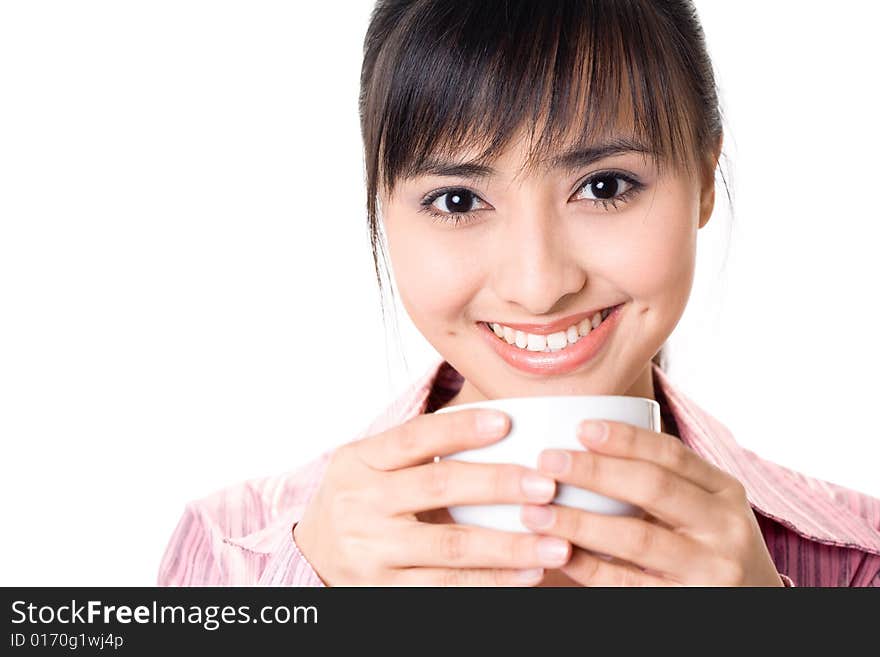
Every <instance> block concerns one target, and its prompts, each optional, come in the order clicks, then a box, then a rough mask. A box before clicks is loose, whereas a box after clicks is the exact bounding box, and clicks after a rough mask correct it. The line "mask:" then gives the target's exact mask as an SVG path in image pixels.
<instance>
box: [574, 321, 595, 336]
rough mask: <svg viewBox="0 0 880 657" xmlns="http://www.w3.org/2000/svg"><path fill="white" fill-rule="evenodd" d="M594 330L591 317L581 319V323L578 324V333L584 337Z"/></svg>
mask: <svg viewBox="0 0 880 657" xmlns="http://www.w3.org/2000/svg"><path fill="white" fill-rule="evenodd" d="M592 330H593V325H592V324H591V323H590V318H589V317H587V318H585V319H582V320H581V323H580V324H578V335H579V336H581V337H584V336H585V335H589V334H590V331H592Z"/></svg>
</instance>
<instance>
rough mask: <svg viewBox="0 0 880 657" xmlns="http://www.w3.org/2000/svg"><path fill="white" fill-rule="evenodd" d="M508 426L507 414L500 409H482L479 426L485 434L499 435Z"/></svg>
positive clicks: (478, 419)
mask: <svg viewBox="0 0 880 657" xmlns="http://www.w3.org/2000/svg"><path fill="white" fill-rule="evenodd" d="M506 426H507V415H505V414H504V413H501V412H499V411H481V412H480V414H479V416H478V417H477V428H478V430H479V431H480V433H482V434H483V435H486V436H497V435H498V434H499V433H500V432H501V431H503V430H504V428H505V427H506Z"/></svg>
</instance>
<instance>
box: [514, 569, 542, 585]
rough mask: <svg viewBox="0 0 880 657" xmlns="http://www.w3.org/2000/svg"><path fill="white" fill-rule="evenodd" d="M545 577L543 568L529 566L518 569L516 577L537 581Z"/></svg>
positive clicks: (522, 580) (524, 580)
mask: <svg viewBox="0 0 880 657" xmlns="http://www.w3.org/2000/svg"><path fill="white" fill-rule="evenodd" d="M542 577H544V569H543V568H529V569H527V570H518V571H516V578H517V579H518V580H519V581H521V582H537V581H538V580H540V579H541V578H542Z"/></svg>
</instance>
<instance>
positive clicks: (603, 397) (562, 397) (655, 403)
mask: <svg viewBox="0 0 880 657" xmlns="http://www.w3.org/2000/svg"><path fill="white" fill-rule="evenodd" d="M584 397H589V398H590V399H596V400H609V399H631V400H634V401H635V402H637V403H639V402H647V403H648V405H649V406H651V405H653V406H655V407H656V408H657V409H658V410H659V409H660V403H659V402H658V401H657V400H656V399H649V398H647V397H635V396H633V395H533V396H531V397H497V398H495V399H486V400H483V401H476V402H468V403H466V404H456V405H455V406H444V407H443V408H438V409H437V410H436V411H433V412H434V413H445V412H452V411H456V410H465V409H468V408H474V407H479V405H480V404H485V403H487V402H506V401H511V402H523V401H525V402H528V401H534V400H538V399H540V400H545V399H548V398H552V399H560V400H565V399H567V400H569V401H571V400H575V399H582V398H584Z"/></svg>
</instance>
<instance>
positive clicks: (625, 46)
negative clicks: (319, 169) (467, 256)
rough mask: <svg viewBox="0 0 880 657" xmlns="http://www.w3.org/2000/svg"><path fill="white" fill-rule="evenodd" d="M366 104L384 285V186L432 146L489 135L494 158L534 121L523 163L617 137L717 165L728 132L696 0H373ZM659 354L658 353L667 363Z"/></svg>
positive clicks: (686, 163)
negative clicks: (380, 196) (380, 213)
mask: <svg viewBox="0 0 880 657" xmlns="http://www.w3.org/2000/svg"><path fill="white" fill-rule="evenodd" d="M359 111H360V120H361V132H362V136H363V140H364V158H365V167H366V177H367V217H368V230H369V237H370V243H371V245H372V250H373V264H374V266H375V270H376V279H377V281H378V283H379V289H380V292H381V291H382V275H381V273H380V267H379V258H378V252H379V251H381V253H382V259H383V261H384V262H385V269H386V271H387V259H386V255H385V251H384V248H383V245H382V241H381V238H380V232H381V226H380V223H379V222H378V220H377V209H378V200H379V199H378V193H379V190H380V186H381V187H382V189H384V191H385V192H386V193H387V194H388V195H389V196H390V195H391V193H392V192H393V190H394V184H395V182H396V181H397V180H399V179H402V178H405V177H406V176H408V175H410V174H411V173H412V172H413V171H414V170H415V168H416V167H417V166H418V165H419V164H420V163H421V162H423V161H424V160H425V159H426V158H428V157H433V156H437V155H454V154H456V153H457V152H460V151H462V150H467V151H470V150H472V149H473V148H475V147H480V148H482V150H481V151H480V153H481V154H480V155H479V157H478V158H476V159H475V160H473V161H474V162H478V163H488V162H489V161H490V160H492V159H493V158H495V157H497V156H498V155H499V154H500V153H501V152H503V150H504V148H505V147H506V146H507V145H508V144H509V142H510V140H511V139H512V137H514V136H515V135H517V134H519V131H520V130H522V129H524V128H525V129H527V130H528V131H529V134H530V136H531V139H532V141H531V142H530V144H531V146H530V150H529V156H528V161H527V163H526V166H527V167H528V168H531V167H532V166H534V165H536V164H538V163H540V162H542V161H544V158H545V157H546V156H547V154H548V153H549V152H550V151H551V150H553V149H554V148H558V147H559V146H560V145H561V144H565V145H566V146H568V145H577V146H587V145H589V144H591V143H594V142H595V141H597V140H598V138H600V137H608V136H612V137H614V136H622V137H625V138H627V139H631V140H634V141H636V142H637V143H641V144H644V145H646V146H647V147H648V148H649V149H650V151H651V152H652V153H653V154H654V155H655V161H656V163H657V167H658V172H659V171H662V170H663V169H664V168H665V167H666V166H673V167H675V168H680V169H681V170H683V171H685V172H687V173H688V174H690V175H692V176H695V175H701V176H706V175H712V176H714V168H715V166H716V161H715V159H714V155H715V153H716V151H717V144H718V139H719V138H720V136H721V134H722V113H721V108H720V106H719V102H718V93H717V90H716V86H715V79H714V75H713V70H712V64H711V61H710V59H709V55H708V53H707V50H706V44H705V38H704V34H703V30H702V27H701V25H700V22H699V19H698V17H697V12H696V9H695V7H694V5H693V2H691V1H690V0H541V1H540V2H536V1H534V0H479V1H478V0H378V2H377V3H376V5H375V7H374V9H373V12H372V15H371V18H370V24H369V27H368V29H367V34H366V38H365V40H364V59H363V66H362V68H361V87H360V98H359ZM539 127H540V130H538V128H539ZM621 130H626V133H621ZM536 132H537V133H538V135H539V137H538V138H537V140H535V139H534V135H535V133H536ZM721 175H722V179H724V174H723V171H722V174H721ZM724 182H725V188H726V187H727V181H726V179H724ZM727 198H728V202H730V193H729V190H728V193H727ZM391 293H392V298H393V287H392V288H391ZM382 316H383V320H384V317H385V310H384V304H383V308H382ZM663 352H664V350H663V349H661V350H660V351H658V352H657V354H655V356H654V358H653V361H654V362H655V363H656V364H657V365H659V366H660V367H661V368H663V369H666V363H665V359H664V353H663Z"/></svg>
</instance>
